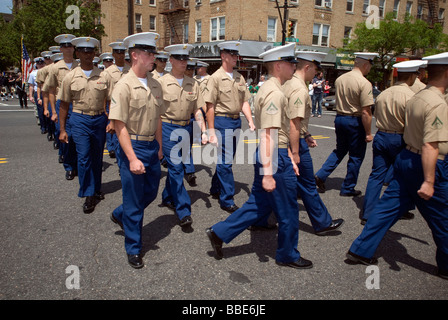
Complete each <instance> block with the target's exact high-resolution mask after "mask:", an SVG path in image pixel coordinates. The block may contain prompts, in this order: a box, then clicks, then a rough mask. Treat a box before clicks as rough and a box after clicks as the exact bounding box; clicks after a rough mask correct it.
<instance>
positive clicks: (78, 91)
mask: <svg viewBox="0 0 448 320" xmlns="http://www.w3.org/2000/svg"><path fill="white" fill-rule="evenodd" d="M108 94H109V92H108V88H107V84H106V81H105V80H104V77H102V76H101V70H100V69H98V68H97V67H93V70H92V73H91V74H90V76H89V77H87V76H86V75H85V73H84V71H83V70H82V69H81V67H80V66H78V67H76V68H75V69H73V70H72V71H70V72H69V73H68V74H67V75H66V76H65V77H64V79H63V80H62V85H61V90H60V99H61V100H62V101H65V102H71V103H72V104H73V110H78V111H85V112H88V111H103V110H104V102H105V100H106V98H107V97H108Z"/></svg>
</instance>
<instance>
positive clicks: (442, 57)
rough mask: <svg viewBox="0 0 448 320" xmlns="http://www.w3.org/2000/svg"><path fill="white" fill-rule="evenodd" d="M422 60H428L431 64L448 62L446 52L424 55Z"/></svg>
mask: <svg viewBox="0 0 448 320" xmlns="http://www.w3.org/2000/svg"><path fill="white" fill-rule="evenodd" d="M422 60H426V61H428V65H431V64H448V52H444V53H439V54H434V55H432V56H428V57H424V58H422Z"/></svg>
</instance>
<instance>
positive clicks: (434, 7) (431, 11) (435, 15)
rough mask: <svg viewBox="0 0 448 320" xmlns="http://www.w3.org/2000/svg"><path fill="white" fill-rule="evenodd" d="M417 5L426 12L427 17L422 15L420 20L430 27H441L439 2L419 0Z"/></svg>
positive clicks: (436, 0) (437, 0)
mask: <svg viewBox="0 0 448 320" xmlns="http://www.w3.org/2000/svg"><path fill="white" fill-rule="evenodd" d="M418 4H419V5H421V6H422V8H423V9H427V10H428V15H423V17H422V20H425V21H426V22H428V24H429V26H430V27H434V25H435V24H436V23H439V24H441V25H442V26H443V23H444V21H443V19H440V18H439V0H419V1H418Z"/></svg>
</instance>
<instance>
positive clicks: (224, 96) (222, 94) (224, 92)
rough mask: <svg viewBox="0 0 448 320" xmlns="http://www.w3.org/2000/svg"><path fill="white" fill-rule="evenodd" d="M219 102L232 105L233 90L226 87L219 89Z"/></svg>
mask: <svg viewBox="0 0 448 320" xmlns="http://www.w3.org/2000/svg"><path fill="white" fill-rule="evenodd" d="M219 100H220V101H221V102H223V103H226V104H228V103H231V102H232V88H230V87H225V88H219Z"/></svg>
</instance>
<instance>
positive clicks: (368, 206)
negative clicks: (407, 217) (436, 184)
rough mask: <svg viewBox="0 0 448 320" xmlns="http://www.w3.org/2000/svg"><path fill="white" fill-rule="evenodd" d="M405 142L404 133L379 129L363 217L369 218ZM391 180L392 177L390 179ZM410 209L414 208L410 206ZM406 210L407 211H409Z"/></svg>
mask: <svg viewBox="0 0 448 320" xmlns="http://www.w3.org/2000/svg"><path fill="white" fill-rule="evenodd" d="M404 147H405V143H404V140H403V135H402V134H398V133H386V132H382V131H378V132H377V133H376V134H375V138H374V139H373V144H372V151H373V162H372V172H371V173H370V176H369V180H368V181H367V187H366V194H365V197H364V204H363V209H362V212H363V216H362V217H363V218H364V219H368V218H369V215H370V212H372V210H373V208H374V207H375V205H376V203H377V202H378V199H379V198H380V194H381V190H382V188H383V184H384V182H386V179H387V176H388V175H392V176H393V165H394V162H395V158H396V157H397V155H398V154H399V153H400V152H401V150H403V148H404ZM388 182H390V179H389V180H388ZM409 209H413V208H412V207H411V208H408V209H407V210H409ZM407 210H406V211H407Z"/></svg>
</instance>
